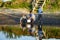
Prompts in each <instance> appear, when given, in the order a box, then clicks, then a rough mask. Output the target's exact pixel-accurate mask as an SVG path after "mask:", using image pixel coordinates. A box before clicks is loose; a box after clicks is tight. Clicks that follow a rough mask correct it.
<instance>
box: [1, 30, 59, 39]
mask: <svg viewBox="0 0 60 40" xmlns="http://www.w3.org/2000/svg"><path fill="white" fill-rule="evenodd" d="M9 37H11V38H9ZM0 40H36V37H32V36H22V35H21V36H20V37H17V36H15V35H14V34H13V33H11V34H8V33H7V32H3V31H0ZM42 40H60V39H55V38H51V39H42Z"/></svg>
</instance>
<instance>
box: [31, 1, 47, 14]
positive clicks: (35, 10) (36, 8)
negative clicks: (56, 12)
mask: <svg viewBox="0 0 60 40" xmlns="http://www.w3.org/2000/svg"><path fill="white" fill-rule="evenodd" d="M45 2H46V0H33V2H32V6H33V9H32V12H33V13H37V11H38V8H39V7H40V6H41V8H42V10H43V6H44V4H45Z"/></svg>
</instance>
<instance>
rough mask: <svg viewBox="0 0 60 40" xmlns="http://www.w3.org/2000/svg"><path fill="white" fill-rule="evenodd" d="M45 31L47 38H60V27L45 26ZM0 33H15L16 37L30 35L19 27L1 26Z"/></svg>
mask: <svg viewBox="0 0 60 40" xmlns="http://www.w3.org/2000/svg"><path fill="white" fill-rule="evenodd" d="M43 30H44V31H45V33H46V37H47V38H60V26H45V25H44V26H43ZM0 31H5V32H7V33H9V34H10V33H14V34H15V35H16V36H21V35H30V34H29V33H28V31H27V29H26V30H25V31H22V29H21V28H20V27H19V25H13V26H12V25H10V26H6V25H4V26H0Z"/></svg>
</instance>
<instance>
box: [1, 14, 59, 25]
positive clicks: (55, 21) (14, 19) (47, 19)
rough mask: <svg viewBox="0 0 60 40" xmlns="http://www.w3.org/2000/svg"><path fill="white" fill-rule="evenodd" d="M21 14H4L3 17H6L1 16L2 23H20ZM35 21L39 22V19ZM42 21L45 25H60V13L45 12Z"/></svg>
mask: <svg viewBox="0 0 60 40" xmlns="http://www.w3.org/2000/svg"><path fill="white" fill-rule="evenodd" d="M21 16H22V15H21V14H9V15H5V14H3V15H2V17H3V18H4V19H5V20H4V19H2V17H0V24H1V25H4V24H7V25H16V24H19V23H20V18H21ZM36 19H37V15H36ZM35 23H36V24H37V20H36V21H35ZM42 23H43V25H60V15H55V14H52V15H51V14H43V16H42Z"/></svg>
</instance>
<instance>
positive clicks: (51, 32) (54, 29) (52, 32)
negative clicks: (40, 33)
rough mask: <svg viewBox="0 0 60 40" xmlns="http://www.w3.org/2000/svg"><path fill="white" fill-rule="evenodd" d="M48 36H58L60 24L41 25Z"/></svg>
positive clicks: (59, 35)
mask: <svg viewBox="0 0 60 40" xmlns="http://www.w3.org/2000/svg"><path fill="white" fill-rule="evenodd" d="M43 30H44V31H45V33H46V36H47V37H48V38H60V26H43Z"/></svg>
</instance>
